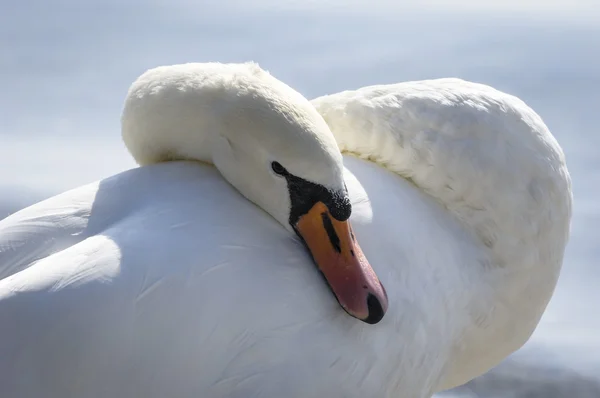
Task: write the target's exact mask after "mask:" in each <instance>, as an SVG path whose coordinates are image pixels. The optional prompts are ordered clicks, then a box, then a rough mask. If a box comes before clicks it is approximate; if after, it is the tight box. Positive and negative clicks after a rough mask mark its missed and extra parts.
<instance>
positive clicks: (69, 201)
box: [0, 184, 98, 280]
mask: <svg viewBox="0 0 600 398" xmlns="http://www.w3.org/2000/svg"><path fill="white" fill-rule="evenodd" d="M97 189H98V184H90V185H87V186H84V187H81V188H78V189H75V190H73V191H69V192H65V193H64V194H61V195H58V196H55V197H53V198H50V199H47V200H45V201H42V202H40V203H38V204H36V205H33V206H30V207H28V208H26V209H23V210H21V211H19V212H17V213H14V214H12V215H10V216H9V217H7V218H5V219H3V220H1V221H0V280H2V279H4V278H6V277H8V276H10V275H12V274H15V273H18V272H20V271H22V270H24V269H26V268H28V267H30V266H31V265H33V264H35V263H36V262H37V261H38V260H40V259H43V258H45V257H48V256H50V255H52V254H54V253H57V252H60V251H62V250H64V249H66V248H68V247H70V246H72V245H75V244H77V243H79V242H81V241H82V240H84V239H85V238H86V237H88V236H89V232H88V231H86V227H87V224H88V218H89V214H90V209H91V206H92V202H93V199H94V196H95V193H96V191H97Z"/></svg>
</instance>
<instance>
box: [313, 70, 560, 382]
mask: <svg viewBox="0 0 600 398" xmlns="http://www.w3.org/2000/svg"><path fill="white" fill-rule="evenodd" d="M465 99H469V100H468V101H467V100H465ZM313 105H315V107H316V108H317V110H318V111H319V112H320V113H321V114H322V115H323V117H324V119H325V120H326V122H327V123H328V125H329V126H330V128H331V130H332V132H333V133H334V135H335V137H336V140H337V142H338V145H339V147H340V149H341V150H342V151H343V152H347V153H353V154H356V155H357V156H358V157H361V158H365V159H368V160H371V161H373V162H375V163H377V164H379V165H381V166H383V167H385V168H387V169H388V170H390V171H392V172H394V173H396V174H398V175H400V176H401V177H403V178H404V179H405V180H407V181H409V182H410V183H412V184H414V185H416V187H417V188H418V189H419V190H420V191H421V192H424V193H426V194H427V195H429V196H430V197H431V198H432V199H434V200H435V201H436V202H438V204H439V205H440V207H441V208H442V209H444V210H445V212H446V214H447V215H449V216H450V217H452V218H453V219H454V220H456V221H457V223H458V224H460V225H461V226H462V229H463V230H464V231H465V232H466V233H467V234H469V235H471V236H472V237H473V242H474V244H475V245H476V250H473V251H471V252H470V253H469V255H470V257H469V258H467V259H465V261H464V262H462V263H455V264H456V266H455V267H454V268H452V269H451V271H450V272H451V273H453V275H454V277H455V278H449V276H448V275H447V272H446V274H445V275H446V276H444V278H445V279H444V280H454V282H455V283H456V285H454V288H456V289H466V292H465V293H463V294H457V292H456V291H454V292H450V291H447V293H448V294H447V295H446V298H447V299H449V300H452V301H453V302H451V303H448V304H444V303H443V302H442V301H438V302H437V305H439V306H440V307H442V308H439V310H440V313H442V312H444V311H448V310H450V311H456V312H458V313H459V314H462V315H466V318H465V319H464V322H459V321H456V322H457V324H456V325H457V327H458V328H459V330H458V331H457V334H456V335H455V336H454V338H455V339H456V346H455V347H453V348H452V351H453V352H452V354H451V355H450V356H449V358H450V359H451V361H450V363H451V365H450V369H448V370H447V372H446V376H447V377H446V379H445V381H444V382H443V386H444V388H446V387H451V386H453V385H456V384H460V383H462V382H466V381H467V380H468V379H469V378H470V377H474V375H473V373H474V372H477V371H478V370H480V369H487V368H489V367H491V366H494V365H495V364H497V363H498V362H499V361H500V360H501V359H503V358H504V357H505V356H506V355H508V354H510V353H511V352H512V351H514V350H516V349H517V348H519V347H520V346H521V345H522V344H523V343H524V342H525V341H526V340H527V339H528V338H529V336H530V334H531V333H532V332H533V330H534V328H535V326H536V325H537V323H538V322H539V319H540V317H541V315H542V313H543V311H544V310H545V307H546V305H547V303H548V301H549V299H550V297H551V295H552V293H553V290H554V287H555V285H556V282H557V279H558V275H559V272H560V268H561V265H562V260H563V253H564V248H565V245H566V242H567V240H568V235H569V223H570V217H571V200H572V198H571V189H570V186H571V181H570V177H569V174H568V171H567V168H566V165H565V160H564V155H563V153H562V150H561V149H560V147H559V146H558V144H557V143H556V141H555V140H554V138H553V137H552V135H551V134H550V132H549V131H548V129H547V127H546V126H545V125H544V123H543V122H542V120H541V118H540V117H539V116H538V115H537V114H535V112H533V111H532V110H531V109H530V108H529V107H527V106H526V105H525V104H524V103H523V102H522V101H520V100H518V99H517V98H515V97H512V96H509V95H506V94H504V93H501V92H498V91H496V90H494V89H492V88H489V87H487V86H482V85H478V84H474V83H468V82H464V81H462V80H458V79H441V80H434V81H424V82H408V83H400V84H397V85H389V86H374V87H367V88H363V89H360V90H357V91H353V92H343V93H339V94H334V95H331V96H325V97H321V98H317V99H315V100H313ZM415 222H418V221H416V220H415ZM462 244H464V241H463V242H461V245H462ZM436 249H437V248H436ZM438 250H439V249H438ZM439 261H442V262H444V261H445V260H441V259H438V263H439ZM436 264H437V263H436ZM419 277H420V278H421V279H420V283H421V284H427V285H429V286H430V288H431V286H435V284H436V282H435V278H434V280H432V281H428V280H425V279H427V275H425V273H424V272H423V273H422V274H421V275H419ZM431 283H433V285H431ZM446 288H449V287H448V286H446ZM459 301H461V302H459ZM450 307H452V308H454V309H452V308H450ZM490 341H494V344H493V345H491V344H490ZM481 353H485V355H482V354H481ZM473 358H476V359H473Z"/></svg>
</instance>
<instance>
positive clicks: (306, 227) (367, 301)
mask: <svg viewBox="0 0 600 398" xmlns="http://www.w3.org/2000/svg"><path fill="white" fill-rule="evenodd" d="M296 229H297V231H298V233H299V234H300V236H302V238H303V239H304V241H305V243H306V245H307V246H308V250H309V251H310V253H311V254H312V256H313V259H314V260H315V263H316V264H317V267H318V268H319V270H320V271H321V272H322V273H323V275H324V276H325V279H326V280H327V283H328V284H329V287H330V288H331V290H332V291H333V294H334V295H335V297H336V298H337V300H338V302H339V303H340V305H341V306H342V308H344V310H345V311H346V312H347V313H348V314H350V315H351V316H353V317H355V318H358V319H360V320H362V321H364V322H366V323H370V324H375V323H377V322H379V321H380V320H381V319H382V318H383V316H384V315H385V312H386V310H387V307H388V298H387V294H386V292H385V289H384V287H383V285H382V284H381V282H379V278H377V275H375V272H374V271H373V268H371V265H370V264H369V262H368V261H367V259H366V258H365V256H364V254H363V252H362V250H361V249H360V246H358V243H357V242H356V240H355V238H354V234H353V233H352V229H351V226H350V222H349V221H338V220H336V219H335V218H333V217H332V216H331V214H330V213H329V210H328V209H327V206H326V205H325V204H324V203H323V202H317V203H316V204H315V205H314V206H313V207H312V208H311V209H310V210H309V211H308V213H306V214H305V215H303V216H302V217H300V219H299V220H298V223H297V224H296Z"/></svg>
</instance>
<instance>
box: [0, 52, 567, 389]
mask: <svg viewBox="0 0 600 398" xmlns="http://www.w3.org/2000/svg"><path fill="white" fill-rule="evenodd" d="M122 137H123V140H124V143H125V145H126V147H127V148H128V150H129V152H130V153H131V155H132V156H133V158H134V159H135V160H136V161H137V163H138V164H139V165H140V167H137V168H134V169H131V170H127V171H125V172H123V173H120V174H117V175H115V176H112V177H109V178H106V179H103V180H101V181H98V182H95V183H91V184H88V185H85V186H82V187H79V188H75V189H73V190H71V191H67V192H65V193H62V194H60V195H57V196H55V197H52V198H50V199H47V200H45V201H42V202H40V203H38V204H35V205H33V206H31V207H28V208H26V209H23V210H21V211H19V212H17V213H15V214H13V215H11V216H9V217H7V218H6V219H4V220H1V221H0V396H2V397H4V398H13V397H48V398H52V397H109V396H110V397H134V396H143V397H165V396H169V397H191V396H195V397H198V396H200V397H207V398H213V397H214V398H220V397H230V398H232V397H233V398H234V397H240V398H241V397H244V398H251V397H284V396H285V397H291V398H294V397H303V398H306V397H323V396H331V397H410V398H413V397H415V398H421V397H430V396H432V395H433V394H434V393H435V392H437V391H440V390H444V389H448V388H451V387H454V386H457V385H460V384H463V383H465V382H467V381H469V380H470V379H472V378H474V377H476V376H478V375H480V374H482V373H484V372H486V371H487V370H489V369H490V368H491V367H493V366H495V365H496V364H497V363H499V362H500V361H501V360H502V359H503V358H505V357H506V356H507V355H509V354H510V353H512V352H514V351H515V350H517V349H518V348H519V347H521V346H522V345H523V344H524V343H525V342H526V341H527V340H528V338H529V337H530V335H531V334H532V332H533V331H534V329H535V327H536V325H537V324H538V322H539V320H540V317H541V316H542V314H543V312H544V310H545V308H546V305H547V303H548V302H549V300H550V298H551V297H552V294H553V290H554V287H555V285H556V283H557V280H558V277H559V274H560V270H561V266H562V262H563V253H564V249H565V246H566V244H567V242H568V239H569V228H570V219H571V206H572V193H571V180H570V176H569V173H568V169H567V166H566V161H565V157H564V154H563V152H562V149H561V148H560V146H559V144H558V142H557V141H556V140H555V138H554V137H553V136H552V134H551V133H550V132H549V130H548V128H547V127H546V125H545V124H544V123H543V121H542V119H541V118H540V117H539V116H538V115H537V114H536V113H535V112H534V111H533V110H532V109H531V108H530V107H528V106H527V105H526V104H525V103H524V102H522V101H521V100H519V99H518V98H516V97H514V96H511V95H508V94H506V93H503V92H500V91H498V90H496V89H493V88H491V87H489V86H486V85H482V84H477V83H472V82H468V81H464V80H460V79H455V78H448V79H436V80H425V81H415V82H404V83H397V84H390V85H379V86H370V87H364V88H360V89H358V90H350V91H344V92H341V93H337V94H332V95H326V96H323V97H319V98H316V99H313V100H312V101H309V100H307V99H305V98H304V97H303V96H302V95H301V94H299V93H298V92H297V91H295V90H294V89H292V88H291V87H289V86H288V85H286V84H285V83H283V82H281V81H280V80H278V79H277V78H275V77H274V76H272V75H271V74H270V73H269V72H267V71H265V70H263V69H262V68H261V67H260V66H259V65H257V64H255V63H242V64H221V63H190V64H182V65H172V66H163V67H158V68H154V69H151V70H149V71H147V72H145V73H143V74H142V75H141V76H140V77H139V78H138V79H137V80H136V81H135V82H134V83H133V84H132V86H131V87H130V89H129V92H128V94H127V98H126V101H125V105H124V108H123V114H122ZM107 161H110V155H109V154H107ZM74 167H76V165H74Z"/></svg>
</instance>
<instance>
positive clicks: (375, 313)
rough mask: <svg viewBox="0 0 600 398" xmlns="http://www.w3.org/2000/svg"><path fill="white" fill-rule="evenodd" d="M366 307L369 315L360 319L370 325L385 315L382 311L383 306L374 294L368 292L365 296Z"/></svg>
mask: <svg viewBox="0 0 600 398" xmlns="http://www.w3.org/2000/svg"><path fill="white" fill-rule="evenodd" d="M367 307H368V308H369V316H368V317H366V318H365V319H362V321H363V322H366V323H368V324H370V325H374V324H376V323H378V322H379V321H381V320H382V319H383V316H384V315H385V311H383V306H382V305H381V303H380V302H379V300H378V299H377V297H375V296H374V295H372V294H370V293H369V296H368V297H367Z"/></svg>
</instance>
